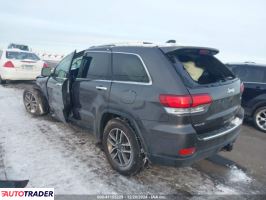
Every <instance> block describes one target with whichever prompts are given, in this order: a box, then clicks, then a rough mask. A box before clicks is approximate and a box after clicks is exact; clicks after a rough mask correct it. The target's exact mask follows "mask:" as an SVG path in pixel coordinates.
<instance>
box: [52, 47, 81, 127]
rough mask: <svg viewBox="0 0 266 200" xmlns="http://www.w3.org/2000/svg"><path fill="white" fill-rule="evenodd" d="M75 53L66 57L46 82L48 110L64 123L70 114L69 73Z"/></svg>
mask: <svg viewBox="0 0 266 200" xmlns="http://www.w3.org/2000/svg"><path fill="white" fill-rule="evenodd" d="M75 54H76V51H74V52H73V53H71V54H69V55H68V56H66V57H65V58H64V59H63V60H62V61H61V62H60V63H59V64H58V65H57V67H56V68H55V70H54V73H53V74H52V75H51V77H50V78H49V80H48V82H47V92H48V100H49V105H50V108H51V110H52V112H53V114H54V115H55V117H56V118H57V119H59V120H61V121H63V122H66V120H67V117H68V114H69V112H70V89H69V85H70V83H69V72H70V67H71V64H72V61H73V58H74V56H75Z"/></svg>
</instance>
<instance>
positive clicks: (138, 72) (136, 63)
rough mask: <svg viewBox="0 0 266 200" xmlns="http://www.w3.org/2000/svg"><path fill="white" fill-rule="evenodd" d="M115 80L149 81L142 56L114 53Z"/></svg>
mask: <svg viewBox="0 0 266 200" xmlns="http://www.w3.org/2000/svg"><path fill="white" fill-rule="evenodd" d="M113 80H115V81H130V82H144V83H147V82H149V78H148V75H147V73H146V71H145V68H144V66H143V63H142V62H141V60H140V58H139V57H138V56H136V55H133V54H123V53H113Z"/></svg>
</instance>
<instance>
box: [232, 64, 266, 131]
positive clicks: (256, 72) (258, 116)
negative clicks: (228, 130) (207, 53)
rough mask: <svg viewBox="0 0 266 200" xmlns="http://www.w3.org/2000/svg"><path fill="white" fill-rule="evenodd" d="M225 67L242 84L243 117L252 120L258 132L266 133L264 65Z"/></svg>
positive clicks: (265, 67) (265, 68) (265, 66)
mask: <svg viewBox="0 0 266 200" xmlns="http://www.w3.org/2000/svg"><path fill="white" fill-rule="evenodd" d="M227 66H228V67H229V69H231V70H232V71H233V73H234V74H235V75H236V76H238V77H239V78H240V79H241V80H242V81H243V82H244V86H245V90H244V93H243V95H242V106H243V107H244V109H245V116H246V117H247V118H250V119H252V120H253V122H254V124H255V126H256V127H257V128H258V129H259V130H261V131H264V132H266V65H259V64H255V63H231V64H227Z"/></svg>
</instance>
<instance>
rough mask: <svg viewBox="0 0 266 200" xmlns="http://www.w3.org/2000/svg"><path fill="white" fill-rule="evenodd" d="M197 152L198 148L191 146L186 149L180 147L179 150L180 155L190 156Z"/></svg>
mask: <svg viewBox="0 0 266 200" xmlns="http://www.w3.org/2000/svg"><path fill="white" fill-rule="evenodd" d="M195 152H196V148H195V147H190V148H186V149H180V150H179V151H178V154H179V155H180V156H190V155H192V154H194V153H195Z"/></svg>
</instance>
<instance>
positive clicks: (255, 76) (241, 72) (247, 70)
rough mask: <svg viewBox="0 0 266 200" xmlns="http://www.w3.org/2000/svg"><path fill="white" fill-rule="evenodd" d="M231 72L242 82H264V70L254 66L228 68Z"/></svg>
mask: <svg viewBox="0 0 266 200" xmlns="http://www.w3.org/2000/svg"><path fill="white" fill-rule="evenodd" d="M230 68H231V70H232V72H233V73H234V74H235V75H236V76H237V77H239V78H240V79H241V80H242V81H244V82H265V81H266V68H265V69H264V68H263V67H256V66H249V65H247V66H238V65H236V66H230Z"/></svg>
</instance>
